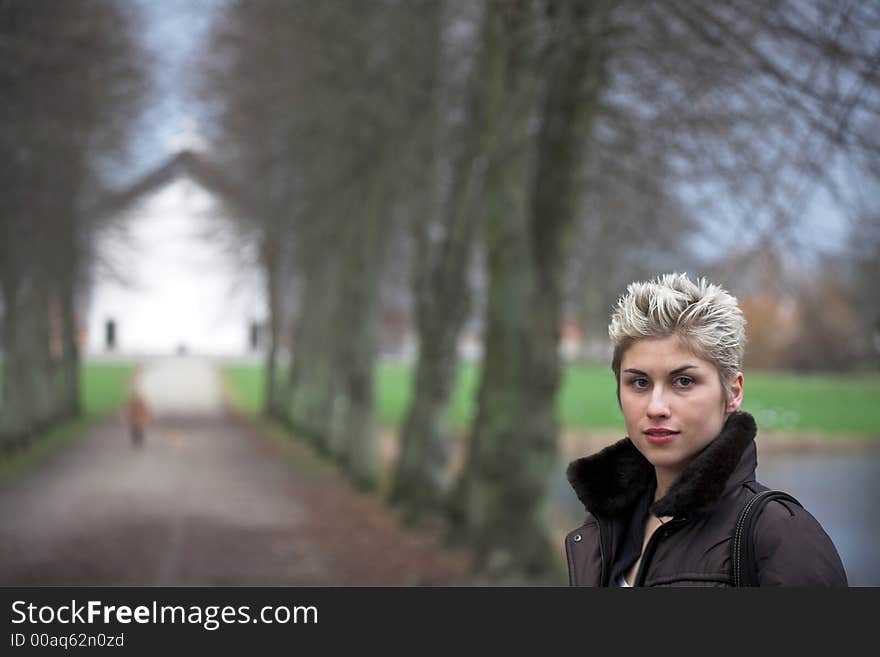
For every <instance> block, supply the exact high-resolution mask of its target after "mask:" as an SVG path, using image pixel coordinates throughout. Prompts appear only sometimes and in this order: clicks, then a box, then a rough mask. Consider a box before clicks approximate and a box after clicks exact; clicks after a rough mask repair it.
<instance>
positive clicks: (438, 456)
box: [389, 60, 493, 524]
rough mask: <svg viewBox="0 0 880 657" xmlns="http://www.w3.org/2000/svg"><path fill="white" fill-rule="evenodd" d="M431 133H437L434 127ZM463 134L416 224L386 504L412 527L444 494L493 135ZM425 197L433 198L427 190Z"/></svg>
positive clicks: (480, 120) (477, 94) (474, 110)
mask: <svg viewBox="0 0 880 657" xmlns="http://www.w3.org/2000/svg"><path fill="white" fill-rule="evenodd" d="M486 67H487V63H486V61H485V60H484V61H483V66H482V67H476V68H475V72H474V75H473V76H472V78H471V86H472V88H471V90H470V95H471V99H470V107H469V108H468V111H469V113H470V114H471V119H470V121H467V122H466V125H476V126H482V125H484V124H485V114H484V113H485V111H486V105H487V99H484V98H483V94H482V93H481V92H482V88H481V86H480V85H481V82H482V75H483V74H484V73H486V72H487V71H485V70H484V69H485V68H486ZM434 129H435V130H436V131H437V132H438V133H439V132H441V130H440V129H439V127H438V126H434ZM462 132H463V134H460V135H458V137H459V139H460V140H461V141H462V142H463V144H462V146H461V147H460V150H459V155H458V156H457V158H456V161H455V165H454V166H453V167H452V174H451V175H452V184H451V190H450V192H449V196H448V198H446V199H443V200H442V201H439V202H438V203H437V204H436V205H440V206H441V210H440V216H439V217H437V216H436V215H437V210H436V209H434V208H435V207H436V205H432V204H431V203H426V204H425V206H426V207H425V210H424V213H423V214H424V216H425V217H426V219H424V220H421V221H417V222H416V223H415V226H414V229H415V230H414V232H415V236H416V239H415V241H416V244H417V251H416V262H415V277H414V278H415V284H414V296H415V308H416V313H415V314H416V325H417V330H418V335H419V354H418V359H417V362H416V366H415V375H414V383H413V397H412V401H411V402H410V405H409V408H408V410H407V414H406V419H405V421H404V423H403V426H402V430H401V435H400V457H399V459H398V462H397V464H396V469H395V474H394V481H393V485H392V488H391V493H390V496H389V499H390V501H391V503H392V504H395V505H397V506H398V507H400V508H401V509H402V510H403V512H404V517H405V519H406V520H407V521H408V522H410V523H414V524H415V523H418V522H420V521H421V520H422V519H423V518H424V517H426V516H427V515H430V514H432V513H434V512H436V511H439V510H441V509H442V506H443V503H444V500H445V496H446V494H447V492H448V489H449V481H448V479H449V461H450V455H451V448H452V436H451V434H450V431H449V426H448V417H447V415H448V412H449V399H450V396H451V394H452V390H453V386H454V384H455V375H456V372H457V369H458V368H457V366H458V337H459V334H460V332H461V328H462V325H463V324H464V321H465V319H466V318H467V312H468V308H469V305H470V290H469V286H468V271H469V264H470V261H471V257H472V254H473V249H474V241H475V239H476V233H477V229H478V226H479V220H480V216H479V207H478V200H479V198H480V196H481V194H482V187H483V182H484V181H483V174H484V172H485V168H486V161H487V157H486V153H487V152H488V151H489V150H491V148H492V147H493V143H492V139H493V135H492V133H491V131H482V132H481V133H480V134H477V135H474V134H471V132H472V131H470V130H467V131H462ZM444 147H446V145H445V144H444V143H442V140H441V139H440V138H439V137H438V138H437V139H436V140H435V143H434V144H432V153H431V158H430V165H429V166H428V170H429V171H431V172H432V173H436V171H437V170H438V169H439V164H440V159H441V155H440V153H441V149H443V148H444ZM426 188H428V185H426ZM426 195H428V196H429V198H432V197H431V196H430V192H429V191H428V189H426ZM438 234H439V235H440V238H439V239H438V238H437V237H436V236H437V235H438Z"/></svg>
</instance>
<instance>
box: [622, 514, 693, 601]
mask: <svg viewBox="0 0 880 657" xmlns="http://www.w3.org/2000/svg"><path fill="white" fill-rule="evenodd" d="M683 522H685V519H684V518H681V519H679V518H673V519H672V520H670V521H669V522H667V523H664V524H662V525H660V526H659V527H658V528H657V529H655V530H654V533H653V534H651V538H649V539H648V544H647V545H646V546H645V551H644V552H643V553H642V560H641V561H640V562H639V570H638V572H637V573H636V579H635V581H634V582H633V586H643V585H644V584H645V579H646V578H647V576H648V567H649V566H650V565H651V560H652V559H653V558H654V553H655V552H656V551H657V544H658V543H659V542H660V539H662V538H663V537H665V536H666V534H668V533H669V532H670V531H672V529H673V528H674V527H676V526H678V525H680V524H681V523H683Z"/></svg>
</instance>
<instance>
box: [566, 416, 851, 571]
mask: <svg viewBox="0 0 880 657" xmlns="http://www.w3.org/2000/svg"><path fill="white" fill-rule="evenodd" d="M756 431H757V430H756V427H755V421H754V419H753V418H752V416H751V415H749V414H748V413H743V412H737V413H734V414H732V415H731V416H730V417H729V418H728V420H727V422H726V423H725V425H724V428H723V429H722V430H721V433H720V434H719V435H718V436H717V437H716V438H715V439H714V440H713V441H712V442H711V443H710V444H709V446H708V447H706V449H704V450H703V451H702V452H701V453H700V454H699V455H698V456H697V457H696V458H695V459H694V460H693V461H692V462H691V463H690V464H689V465H688V467H687V468H686V469H685V470H684V471H683V472H682V474H681V475H680V476H679V478H678V479H677V480H676V481H675V483H674V484H673V485H672V486H671V487H670V489H669V491H668V492H667V494H666V496H665V497H663V498H662V499H660V500H657V501H656V502H654V503H653V504H652V505H651V507H650V511H651V513H653V514H654V515H657V516H671V517H672V520H670V521H668V522H667V523H666V524H664V525H662V526H660V527H659V528H657V530H656V531H655V532H654V535H653V536H652V537H651V539H650V540H649V541H648V544H647V545H646V546H645V550H644V552H643V554H642V562H641V565H640V566H639V573H638V575H637V577H636V582H635V585H636V586H730V585H731V583H732V577H731V567H730V540H731V535H732V534H733V529H734V525H735V524H736V519H737V516H738V515H739V512H740V510H741V509H742V508H743V507H744V506H745V504H746V503H747V502H748V501H749V500H750V499H751V498H752V497H753V496H754V495H755V493H758V492H760V491H763V490H766V486H763V485H761V484H759V483H758V482H756V481H755V468H756V467H757V450H756V448H755V434H756ZM568 480H569V482H571V485H572V487H573V488H574V490H575V492H576V493H577V496H578V498H579V499H580V500H581V502H583V504H584V507H585V508H586V510H587V512H588V515H587V519H586V521H585V522H584V524H583V526H581V527H580V528H578V529H576V530H574V531H572V532H571V533H569V534H568V535H567V536H566V538H565V550H566V554H567V556H568V571H569V581H570V583H571V584H572V585H573V586H615V585H616V583H612V582H609V581H608V580H609V579H610V576H611V574H610V570H611V565H612V564H613V563H614V559H615V558H616V556H617V555H618V550H619V549H620V547H621V544H622V541H623V538H624V532H625V531H626V528H627V525H628V523H629V520H630V515H631V511H632V510H633V508H634V507H635V506H636V503H637V502H638V501H639V499H640V498H642V497H643V496H644V495H645V494H647V492H648V490H649V489H650V488H653V486H654V469H653V467H652V466H651V464H650V463H649V462H648V461H647V459H645V457H644V456H642V454H641V453H640V452H639V451H638V450H637V449H636V447H635V446H634V445H633V443H632V442H631V441H630V440H629V438H624V439H623V440H621V441H619V442H617V443H615V444H613V445H611V446H609V447H606V448H605V449H603V450H602V451H601V452H599V453H598V454H595V455H593V456H589V457H584V458H581V459H578V460H576V461H573V462H572V463H571V464H570V465H569V466H568ZM755 554H756V558H757V564H758V576H759V581H760V583H761V586H846V585H847V581H846V573H845V572H844V569H843V564H842V563H841V561H840V557H839V556H838V554H837V550H835V548H834V544H833V543H832V542H831V539H830V538H829V537H828V535H827V534H826V533H825V531H824V530H823V529H822V527H821V526H820V525H819V523H818V522H817V521H816V519H815V518H814V517H813V516H812V515H810V514H809V513H808V512H807V511H805V510H804V509H802V508H801V507H799V506H797V505H794V504H789V503H787V502H781V501H773V502H770V503H769V504H768V505H767V506H766V508H765V510H764V512H763V513H762V514H761V515H760V516H759V518H758V521H757V523H756V528H755Z"/></svg>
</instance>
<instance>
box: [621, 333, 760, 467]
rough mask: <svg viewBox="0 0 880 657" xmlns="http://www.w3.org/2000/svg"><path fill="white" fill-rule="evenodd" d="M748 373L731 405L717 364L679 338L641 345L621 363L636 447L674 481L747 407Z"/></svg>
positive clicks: (647, 340) (635, 345) (630, 429)
mask: <svg viewBox="0 0 880 657" xmlns="http://www.w3.org/2000/svg"><path fill="white" fill-rule="evenodd" d="M742 384H743V379H742V374H737V377H736V379H735V380H734V382H733V385H732V386H731V387H732V393H731V396H730V399H729V400H725V399H724V391H723V389H722V387H721V381H720V379H719V376H718V369H717V368H716V367H715V364H714V363H712V361H709V360H705V359H703V358H699V357H697V356H695V355H694V354H693V353H692V352H691V351H690V350H689V349H688V348H687V346H686V345H685V344H684V343H683V342H682V341H681V339H679V338H678V336H674V335H673V336H669V337H665V338H643V339H641V340H636V341H635V342H634V343H633V344H632V345H631V346H630V347H629V348H628V349H627V350H626V352H624V354H623V358H622V359H621V363H620V405H621V409H622V410H623V418H624V421H625V422H626V430H627V433H628V435H629V437H630V439H631V440H632V441H633V444H634V445H635V446H636V448H638V450H639V451H640V452H641V453H642V454H643V455H644V456H645V458H646V459H648V461H650V463H651V464H652V465H653V466H654V467H655V468H656V469H657V471H658V480H659V476H660V475H661V474H663V475H664V479H668V478H670V477H672V478H674V477H676V476H678V474H680V473H681V471H682V470H684V468H685V467H686V466H687V465H688V463H690V462H691V461H692V460H693V458H694V457H695V456H696V455H697V454H699V453H700V451H702V450H703V448H704V447H706V446H707V445H708V444H709V443H710V442H712V439H713V438H715V436H717V435H718V432H719V431H721V427H722V426H723V424H724V420H725V418H726V415H727V414H728V413H732V412H733V411H735V410H737V409H738V408H739V406H740V403H741V402H742Z"/></svg>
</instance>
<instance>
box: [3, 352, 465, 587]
mask: <svg viewBox="0 0 880 657" xmlns="http://www.w3.org/2000/svg"><path fill="white" fill-rule="evenodd" d="M196 369H197V368H196ZM180 371H181V370H180V369H179V368H178V369H177V370H174V368H173V367H172V368H171V370H170V374H171V376H172V378H173V377H174V376H177V375H179V374H180ZM208 371H210V370H208ZM148 374H150V370H147V371H145V375H148ZM153 374H155V371H153ZM201 375H202V376H204V375H205V371H204V370H203V371H202V374H201ZM207 376H212V375H211V374H208V375H207ZM194 378H198V376H195V377H194ZM145 380H150V381H152V383H151V384H150V385H152V386H154V388H152V389H153V390H163V389H164V390H166V391H167V390H170V389H171V388H172V387H174V389H176V390H177V393H178V394H181V390H183V389H185V387H184V386H183V384H182V383H181V381H179V380H178V381H177V382H176V385H175V386H168V387H164V388H163V385H162V380H163V377H161V376H155V377H153V378H152V379H149V378H147V379H145ZM202 383H203V384H204V381H203V382H202ZM145 388H147V389H148V392H149V388H148V387H146V386H145ZM208 388H210V386H207V387H206V386H205V385H201V386H196V387H194V388H193V389H194V390H199V393H198V394H199V395H201V396H202V397H203V401H205V404H203V405H202V406H201V407H199V408H201V409H202V411H204V412H202V413H200V414H189V415H183V414H181V412H180V411H181V408H180V407H179V406H176V407H174V408H171V407H170V406H166V407H164V408H165V410H164V411H162V413H159V414H158V417H157V419H156V421H155V423H154V424H153V426H151V428H150V429H149V431H148V433H147V438H146V443H145V445H144V446H143V447H142V448H140V449H137V448H135V447H133V446H132V445H131V443H130V441H129V439H128V436H127V434H126V431H125V426H124V424H123V423H122V421H121V419H120V418H119V417H114V418H110V419H108V420H106V421H104V422H102V423H101V424H99V425H97V426H95V427H94V428H93V430H92V431H91V432H90V433H89V434H88V435H86V436H83V437H81V438H80V439H78V440H77V441H75V442H74V443H73V444H71V445H69V446H67V447H65V448H64V449H61V450H59V451H58V452H56V453H54V454H53V455H52V456H51V457H50V458H49V459H48V460H47V461H45V462H44V463H42V464H41V465H40V467H38V468H37V469H35V470H34V471H32V472H30V473H28V474H27V475H26V476H24V477H22V478H20V479H18V480H14V481H12V482H6V483H3V484H0V585H2V586H46V585H96V586H125V585H134V586H217V585H228V586H337V585H353V586H359V585H392V586H396V585H415V584H421V585H431V584H445V583H450V582H453V581H458V580H459V578H460V577H462V576H463V575H464V573H465V572H466V570H467V566H468V556H467V555H466V554H464V553H460V552H452V551H448V550H445V549H443V548H442V547H441V544H440V541H439V536H438V535H437V534H436V533H431V532H428V531H413V530H405V529H402V528H401V527H400V526H399V525H398V523H397V522H396V519H395V517H394V516H393V514H392V513H391V512H389V511H388V510H387V508H386V507H384V506H383V505H382V504H381V503H380V501H379V500H378V499H377V498H375V497H373V496H370V495H366V494H363V493H360V492H358V491H356V490H354V489H353V488H352V487H351V486H350V485H349V484H348V482H347V481H346V480H345V479H343V478H342V477H341V476H340V475H339V474H338V473H336V472H335V471H334V470H333V469H332V468H330V467H329V466H328V465H326V464H324V463H323V462H321V461H319V460H318V459H317V458H316V457H315V456H314V455H313V454H312V452H311V450H310V449H309V448H307V447H306V446H305V445H302V444H298V443H296V442H288V443H286V444H285V443H279V441H277V440H273V439H272V438H270V437H269V436H266V435H263V434H262V433H261V432H260V431H259V430H258V429H256V428H255V427H254V426H253V425H251V424H249V423H247V422H246V421H244V420H243V419H241V418H238V417H236V416H234V415H232V414H230V413H228V412H225V411H221V412H216V409H215V408H214V407H213V402H211V401H210V399H208V398H209V397H210V395H209V394H206V393H205V392H204V391H205V390H206V389H208ZM218 390H219V388H218ZM211 394H213V393H211ZM218 394H219V393H218ZM160 396H161V395H160ZM160 396H156V397H155V399H154V400H153V401H154V402H155V403H156V407H157V408H163V407H162V403H161V399H160ZM207 411H210V412H207Z"/></svg>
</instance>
